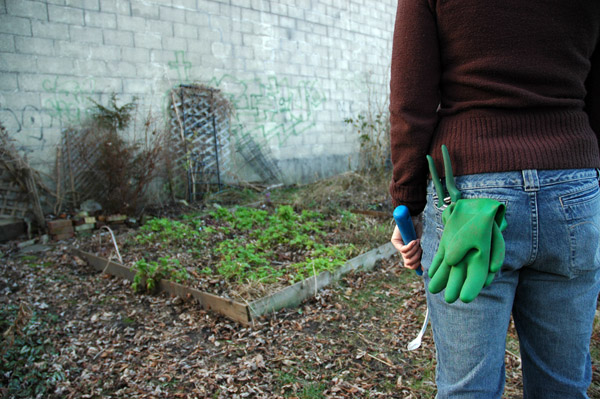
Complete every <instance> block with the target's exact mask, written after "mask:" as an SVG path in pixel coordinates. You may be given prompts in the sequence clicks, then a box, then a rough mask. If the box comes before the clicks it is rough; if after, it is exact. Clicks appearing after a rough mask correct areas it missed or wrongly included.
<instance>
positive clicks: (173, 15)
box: [158, 6, 185, 22]
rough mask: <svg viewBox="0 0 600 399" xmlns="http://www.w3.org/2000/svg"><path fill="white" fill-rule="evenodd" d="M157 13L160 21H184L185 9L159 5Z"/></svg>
mask: <svg viewBox="0 0 600 399" xmlns="http://www.w3.org/2000/svg"><path fill="white" fill-rule="evenodd" d="M158 15H159V19H160V20H161V21H171V22H185V10H182V9H179V8H173V7H165V6H161V7H159V9H158Z"/></svg>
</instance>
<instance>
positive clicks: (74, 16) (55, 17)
mask: <svg viewBox="0 0 600 399" xmlns="http://www.w3.org/2000/svg"><path fill="white" fill-rule="evenodd" d="M48 20H49V21H50V22H58V23H63V24H71V25H83V10H82V9H79V8H73V7H63V6H56V5H53V4H48Z"/></svg>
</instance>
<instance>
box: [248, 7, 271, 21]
mask: <svg viewBox="0 0 600 399" xmlns="http://www.w3.org/2000/svg"><path fill="white" fill-rule="evenodd" d="M261 15H263V14H262V13H261V12H259V11H256V10H250V9H245V8H244V9H242V20H244V21H252V22H262V19H261ZM266 15H268V14H266Z"/></svg>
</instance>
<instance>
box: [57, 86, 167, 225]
mask: <svg viewBox="0 0 600 399" xmlns="http://www.w3.org/2000/svg"><path fill="white" fill-rule="evenodd" d="M94 104H95V105H94V107H93V108H92V109H91V110H90V112H89V115H90V117H89V119H88V120H87V121H86V122H85V123H84V124H83V126H81V127H78V128H72V129H69V130H67V131H66V133H65V134H66V135H67V136H66V137H70V138H69V140H70V142H71V147H72V148H69V147H68V148H67V149H68V151H64V152H65V154H67V155H68V156H69V157H70V158H69V159H68V160H67V161H66V162H65V164H67V165H69V166H70V167H75V166H74V165H77V168H78V169H79V170H71V169H67V173H68V174H70V176H68V177H69V179H66V181H68V180H71V181H72V183H71V184H74V185H75V187H70V190H71V191H73V192H72V193H71V194H72V195H74V196H75V197H77V198H74V199H73V200H74V202H76V203H75V205H79V204H78V202H81V201H83V200H86V199H89V198H92V199H94V200H96V201H99V202H100V203H101V205H102V207H103V209H104V210H106V211H107V212H109V213H111V212H112V213H130V214H131V213H136V212H137V211H139V208H140V207H142V206H143V205H144V195H145V194H146V193H147V191H148V188H149V185H150V183H151V182H152V181H153V179H154V178H155V177H156V176H157V174H158V171H159V166H160V161H161V159H162V155H163V152H164V151H163V144H164V137H163V134H162V133H160V132H158V131H157V130H156V129H153V128H152V124H151V121H150V120H149V119H148V120H146V122H145V123H144V134H145V137H144V139H143V140H136V139H135V137H133V138H132V137H128V135H129V136H131V133H130V131H129V128H130V125H131V123H132V121H133V119H134V118H133V113H134V111H135V110H136V99H134V100H133V101H132V102H130V103H126V104H123V105H118V104H117V97H116V95H115V94H113V95H112V96H111V97H110V100H109V101H108V104H107V105H106V106H105V105H101V104H99V103H96V102H94ZM134 130H135V127H134ZM134 135H135V134H134ZM79 196H81V197H79Z"/></svg>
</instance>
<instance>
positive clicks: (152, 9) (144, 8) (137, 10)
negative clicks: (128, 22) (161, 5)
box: [131, 0, 158, 19]
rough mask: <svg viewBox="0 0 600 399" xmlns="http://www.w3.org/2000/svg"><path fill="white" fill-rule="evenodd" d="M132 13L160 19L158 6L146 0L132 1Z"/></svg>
mask: <svg viewBox="0 0 600 399" xmlns="http://www.w3.org/2000/svg"><path fill="white" fill-rule="evenodd" d="M131 15H132V16H134V17H141V18H148V19H158V7H157V6H156V5H155V4H149V3H148V2H147V1H144V0H133V1H132V2H131Z"/></svg>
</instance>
